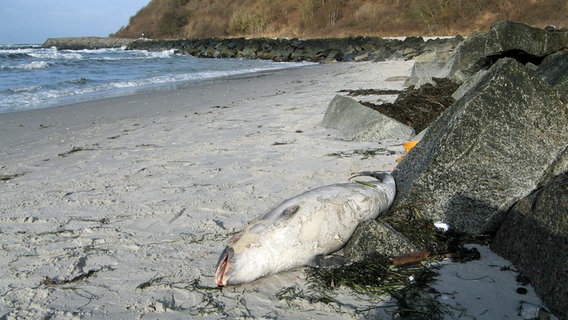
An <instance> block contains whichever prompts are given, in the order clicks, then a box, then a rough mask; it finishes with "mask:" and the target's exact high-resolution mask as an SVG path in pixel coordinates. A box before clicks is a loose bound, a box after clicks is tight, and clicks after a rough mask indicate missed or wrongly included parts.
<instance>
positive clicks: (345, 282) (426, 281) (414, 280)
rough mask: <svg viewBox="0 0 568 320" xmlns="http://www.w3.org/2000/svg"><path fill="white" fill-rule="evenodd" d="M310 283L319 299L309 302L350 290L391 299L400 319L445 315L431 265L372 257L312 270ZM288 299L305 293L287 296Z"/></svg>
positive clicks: (331, 299)
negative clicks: (438, 297)
mask: <svg viewBox="0 0 568 320" xmlns="http://www.w3.org/2000/svg"><path fill="white" fill-rule="evenodd" d="M306 274H307V278H308V282H309V284H310V286H311V288H312V289H313V290H314V292H315V293H316V296H314V297H312V298H311V299H308V301H311V300H316V301H322V302H323V300H322V298H325V297H328V299H329V300H330V301H334V300H333V298H329V297H330V296H331V294H330V293H328V292H330V291H333V290H335V289H337V288H339V287H346V288H349V289H351V290H352V291H353V292H355V293H357V294H364V295H368V296H385V295H388V296H390V297H391V298H392V299H393V300H394V301H395V302H396V309H395V310H394V311H392V312H393V316H394V317H395V318H400V319H439V318H441V317H442V313H443V312H444V310H443V308H442V305H441V304H440V303H439V302H438V301H437V300H436V299H435V296H436V294H437V292H435V291H434V290H433V289H431V288H430V287H429V285H430V283H432V282H433V280H434V276H435V275H436V271H435V268H434V267H433V266H431V265H429V264H427V263H426V264H422V263H417V264H413V265H406V266H394V265H393V264H392V263H391V259H390V258H388V257H387V256H384V255H381V254H379V253H371V254H368V255H367V256H366V257H365V258H364V259H363V260H362V261H358V262H353V263H351V264H348V265H343V266H339V267H333V268H321V267H308V268H307V269H306ZM285 293H286V295H283V296H284V297H288V296H290V295H291V294H295V295H301V294H302V292H285Z"/></svg>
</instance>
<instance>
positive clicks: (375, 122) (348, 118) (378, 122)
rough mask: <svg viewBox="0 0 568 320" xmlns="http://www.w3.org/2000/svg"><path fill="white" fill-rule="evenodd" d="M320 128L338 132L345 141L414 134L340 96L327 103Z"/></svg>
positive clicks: (387, 118)
mask: <svg viewBox="0 0 568 320" xmlns="http://www.w3.org/2000/svg"><path fill="white" fill-rule="evenodd" d="M322 126H323V127H325V128H332V129H338V130H339V131H340V132H341V133H342V135H343V138H344V139H346V140H359V141H378V140H408V139H410V137H412V136H413V135H414V130H413V129H412V128H410V127H409V126H406V125H404V124H402V123H400V122H398V121H396V120H394V119H392V118H390V117H387V116H385V115H383V114H381V113H379V112H377V111H375V110H373V109H371V108H368V107H366V106H364V105H362V104H360V103H359V102H357V101H355V100H353V99H351V98H347V97H344V96H340V95H336V96H335V98H333V100H332V101H331V102H330V104H329V106H328V108H327V110H326V112H325V115H324V117H323V121H322Z"/></svg>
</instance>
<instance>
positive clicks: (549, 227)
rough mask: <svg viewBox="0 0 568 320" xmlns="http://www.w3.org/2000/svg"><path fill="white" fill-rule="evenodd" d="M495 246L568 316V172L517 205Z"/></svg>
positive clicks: (559, 312) (556, 309) (560, 313)
mask: <svg viewBox="0 0 568 320" xmlns="http://www.w3.org/2000/svg"><path fill="white" fill-rule="evenodd" d="M491 247H492V249H493V250H494V251H495V252H496V253H498V254H500V255H502V256H503V257H505V258H507V259H509V260H511V261H512V262H513V264H514V265H515V266H516V267H517V268H519V269H520V271H521V273H522V274H524V275H526V276H528V277H529V278H530V280H531V283H532V285H533V286H534V288H535V290H536V292H537V294H538V295H539V296H541V297H542V298H543V300H544V302H545V304H546V305H547V306H548V307H549V308H550V309H551V311H553V313H555V314H556V315H557V316H559V317H560V318H563V319H568V309H567V308H566V306H568V172H565V173H563V174H561V175H558V176H556V177H555V178H554V179H552V180H551V181H550V183H548V185H546V186H544V187H543V188H541V189H539V190H537V191H535V192H533V193H532V194H530V195H529V196H527V197H525V198H523V199H522V200H520V201H519V202H518V203H517V204H515V206H514V207H513V208H512V209H511V211H510V212H509V213H508V215H507V219H506V220H505V222H504V223H503V225H502V226H501V228H500V229H499V231H498V232H497V235H496V237H495V239H494V241H493V244H492V245H491Z"/></svg>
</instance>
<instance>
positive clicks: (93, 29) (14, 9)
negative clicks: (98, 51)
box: [0, 0, 150, 44]
mask: <svg viewBox="0 0 568 320" xmlns="http://www.w3.org/2000/svg"><path fill="white" fill-rule="evenodd" d="M149 1H150V0H97V1H91V0H49V1H45V0H26V1H21V0H0V8H2V10H0V43H4V44H8V43H42V42H43V41H45V40H46V39H47V38H49V37H74V36H103V37H104V36H108V35H109V34H110V33H113V32H115V31H117V30H118V29H119V28H120V27H122V26H124V25H127V24H128V20H129V18H130V17H131V16H133V15H134V14H136V12H138V10H140V9H142V8H143V7H144V6H145V5H147V4H148V2H149Z"/></svg>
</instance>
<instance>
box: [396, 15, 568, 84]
mask: <svg viewBox="0 0 568 320" xmlns="http://www.w3.org/2000/svg"><path fill="white" fill-rule="evenodd" d="M567 48H568V31H567V30H562V29H557V30H555V31H547V30H545V29H540V28H535V27H531V26H529V25H526V24H522V23H516V22H512V21H507V20H502V21H497V22H495V23H494V24H493V25H492V26H491V28H490V29H489V31H488V32H476V33H473V34H471V35H469V36H468V37H467V39H466V40H465V41H463V42H461V43H460V44H459V45H458V46H457V47H456V49H455V50H454V51H453V52H452V54H451V55H450V57H449V58H448V59H447V60H446V61H445V63H444V61H440V60H432V61H428V60H427V61H424V59H422V60H420V61H418V63H417V64H416V65H415V67H414V69H415V70H413V74H412V76H411V79H410V80H409V82H408V83H407V84H408V85H418V86H420V85H422V84H424V83H428V82H431V78H432V77H436V78H446V77H447V78H449V79H451V80H452V81H455V82H458V83H462V82H464V81H466V80H467V79H468V78H469V77H471V76H473V75H474V74H476V73H477V72H478V71H479V70H481V69H486V68H488V67H489V66H491V64H493V63H494V62H495V61H497V60H498V59H500V58H503V57H510V58H514V59H516V60H518V61H519V62H521V63H528V62H532V63H534V64H537V65H538V64H540V62H541V61H542V60H543V59H544V57H546V56H548V55H550V54H552V53H554V52H558V51H562V50H565V49H567Z"/></svg>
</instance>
